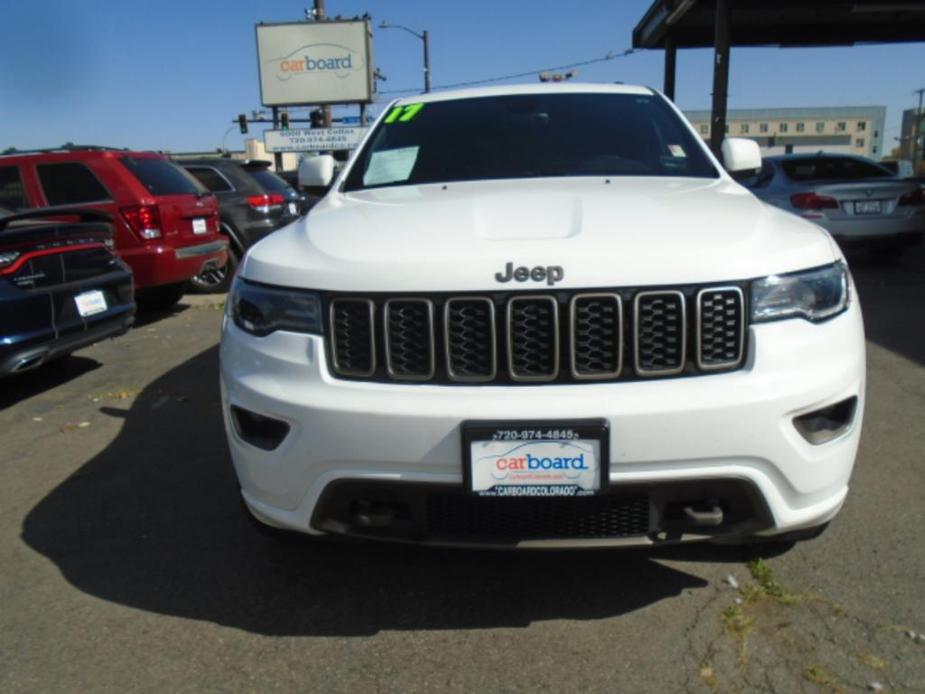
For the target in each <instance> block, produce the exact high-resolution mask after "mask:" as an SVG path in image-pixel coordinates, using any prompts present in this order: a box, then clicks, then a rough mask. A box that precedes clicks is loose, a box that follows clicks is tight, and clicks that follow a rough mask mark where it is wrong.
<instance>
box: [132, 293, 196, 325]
mask: <svg viewBox="0 0 925 694" xmlns="http://www.w3.org/2000/svg"><path fill="white" fill-rule="evenodd" d="M189 309H190V306H189V304H186V303H183V299H180V303H177V304H174V305H173V306H168V307H167V308H159V309H151V308H148V309H138V311H137V312H136V313H135V326H134V327H136V328H143V327H145V326H147V325H151V324H152V323H157V322H159V321H162V320H164V319H165V318H172V317H173V316H179V315H180V314H181V313H183V312H184V311H188V310H189Z"/></svg>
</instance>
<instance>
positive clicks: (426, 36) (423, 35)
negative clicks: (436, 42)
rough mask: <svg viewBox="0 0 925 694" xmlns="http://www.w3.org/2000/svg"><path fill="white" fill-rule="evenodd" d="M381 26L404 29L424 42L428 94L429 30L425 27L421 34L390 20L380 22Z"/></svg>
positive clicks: (383, 27)
mask: <svg viewBox="0 0 925 694" xmlns="http://www.w3.org/2000/svg"><path fill="white" fill-rule="evenodd" d="M379 28H380V29H402V30H404V31H407V32H408V33H409V34H411V35H412V36H414V37H416V38H419V39H421V41H423V42H424V93H425V94H427V93H428V92H430V34H429V33H428V32H427V29H424V31H422V32H421V33H420V34H419V33H418V32H416V31H414V30H413V29H409V28H408V27H406V26H402V25H401V24H389V23H388V22H380V23H379Z"/></svg>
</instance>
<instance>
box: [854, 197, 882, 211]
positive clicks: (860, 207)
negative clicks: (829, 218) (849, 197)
mask: <svg viewBox="0 0 925 694" xmlns="http://www.w3.org/2000/svg"><path fill="white" fill-rule="evenodd" d="M854 213H855V214H880V201H879V200H858V201H857V202H855V203H854Z"/></svg>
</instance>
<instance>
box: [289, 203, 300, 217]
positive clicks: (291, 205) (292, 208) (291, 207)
mask: <svg viewBox="0 0 925 694" xmlns="http://www.w3.org/2000/svg"><path fill="white" fill-rule="evenodd" d="M289 214H299V209H298V208H297V207H296V206H295V203H294V202H290V203H289Z"/></svg>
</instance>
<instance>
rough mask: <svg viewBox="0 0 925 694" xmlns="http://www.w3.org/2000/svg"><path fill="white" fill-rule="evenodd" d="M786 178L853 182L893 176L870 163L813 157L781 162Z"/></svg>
mask: <svg viewBox="0 0 925 694" xmlns="http://www.w3.org/2000/svg"><path fill="white" fill-rule="evenodd" d="M781 166H783V167H784V171H785V172H786V174H787V176H788V177H789V178H790V179H791V180H793V181H853V180H857V179H860V178H884V177H891V176H893V174H892V173H890V172H889V171H888V170H887V169H885V168H883V167H882V166H879V165H877V164H875V163H874V162H872V161H864V160H863V159H852V158H850V157H814V158H812V159H792V160H790V161H783V162H781Z"/></svg>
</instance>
